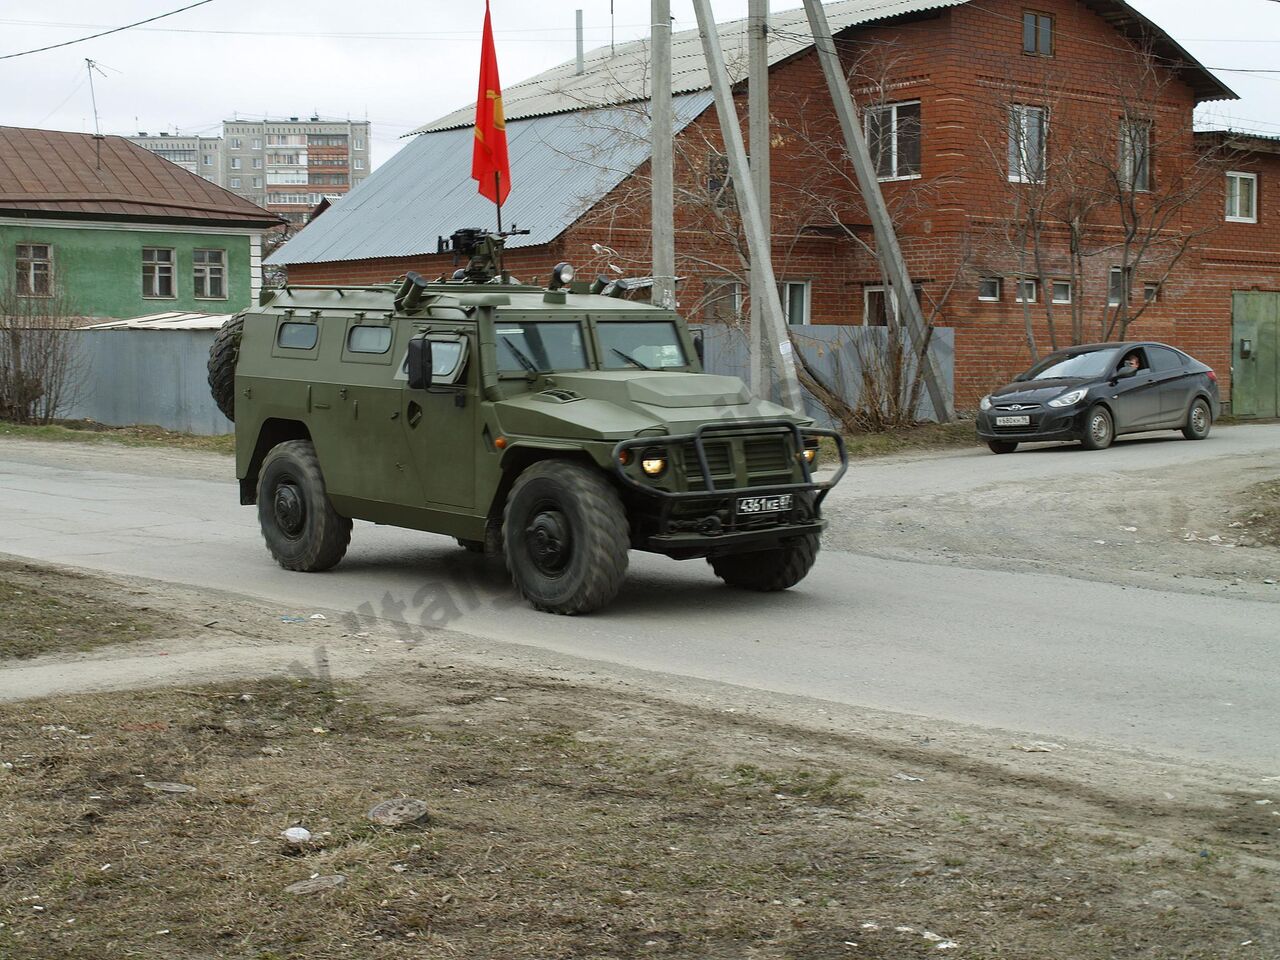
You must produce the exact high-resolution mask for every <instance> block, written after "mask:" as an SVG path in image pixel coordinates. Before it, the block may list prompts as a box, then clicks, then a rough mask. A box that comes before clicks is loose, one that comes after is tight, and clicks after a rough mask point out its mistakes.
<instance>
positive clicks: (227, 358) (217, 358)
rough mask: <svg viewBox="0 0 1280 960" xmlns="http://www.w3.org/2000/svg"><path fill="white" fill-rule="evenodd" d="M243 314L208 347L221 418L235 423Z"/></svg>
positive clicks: (224, 327)
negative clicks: (237, 366) (237, 371)
mask: <svg viewBox="0 0 1280 960" xmlns="http://www.w3.org/2000/svg"><path fill="white" fill-rule="evenodd" d="M243 333H244V314H243V313H237V314H236V315H235V316H234V317H232V318H231V319H230V320H228V321H227V322H226V323H224V324H223V325H222V329H221V330H219V331H218V334H217V336H215V337H214V338H213V343H212V344H210V346H209V392H210V393H212V394H213V402H214V403H216V404H217V405H218V409H219V410H221V411H222V415H223V416H224V417H226V418H227V419H228V420H230V421H231V422H232V423H235V420H236V361H237V360H238V359H239V358H240V337H241V335H242V334H243Z"/></svg>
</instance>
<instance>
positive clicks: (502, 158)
mask: <svg viewBox="0 0 1280 960" xmlns="http://www.w3.org/2000/svg"><path fill="white" fill-rule="evenodd" d="M471 179H472V180H475V181H476V182H477V183H478V184H479V189H480V195H481V196H482V197H488V198H489V199H490V200H492V201H493V202H494V203H496V204H497V205H498V206H502V204H503V203H504V202H505V201H506V199H507V194H509V193H510V192H511V167H510V165H509V164H508V162H507V121H506V118H505V117H504V116H503V115H502V84H501V82H499V80H498V54H497V51H496V50H494V48H493V25H492V24H491V23H490V22H489V3H488V0H485V5H484V37H483V39H482V40H481V45H480V92H479V93H477V94H476V139H475V147H474V149H473V152H472V154H471Z"/></svg>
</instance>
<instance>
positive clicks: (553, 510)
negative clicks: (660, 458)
mask: <svg viewBox="0 0 1280 960" xmlns="http://www.w3.org/2000/svg"><path fill="white" fill-rule="evenodd" d="M502 537H503V543H504V546H505V548H506V554H507V567H508V569H510V571H511V579H512V581H513V582H514V583H515V585H516V589H517V590H519V591H520V594H521V595H522V596H523V597H524V598H525V599H526V600H528V601H529V602H530V603H531V604H533V605H534V606H535V607H537V608H538V609H539V610H545V611H547V612H548V613H563V614H575V613H589V612H591V611H592V610H598V609H599V608H601V607H603V606H604V605H605V604H607V603H608V602H609V601H610V600H612V599H613V598H614V597H615V596H616V595H617V593H618V588H619V587H621V586H622V580H623V578H624V577H625V576H626V573H627V550H628V549H629V547H630V534H629V528H628V526H627V514H626V510H625V509H624V508H623V506H622V499H621V498H620V497H619V496H618V491H617V490H615V489H614V488H613V487H612V486H611V485H610V484H609V481H608V480H606V479H605V478H604V477H603V476H602V475H601V474H600V473H599V472H598V471H596V470H593V469H591V468H590V467H586V466H583V465H581V464H577V463H571V462H569V461H566V460H544V461H542V462H541V463H535V464H534V465H533V466H531V467H529V468H528V469H527V470H525V471H524V473H522V474H520V476H519V477H518V478H517V479H516V482H515V486H513V487H512V488H511V496H510V497H509V498H508V499H507V506H506V511H505V513H504V516H503V524H502Z"/></svg>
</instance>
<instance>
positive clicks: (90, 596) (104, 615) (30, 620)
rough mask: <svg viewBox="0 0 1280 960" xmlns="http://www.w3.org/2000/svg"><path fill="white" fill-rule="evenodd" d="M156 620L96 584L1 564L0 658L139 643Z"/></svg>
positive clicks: (39, 569)
mask: <svg viewBox="0 0 1280 960" xmlns="http://www.w3.org/2000/svg"><path fill="white" fill-rule="evenodd" d="M155 625H156V619H155V618H152V617H149V616H147V614H146V612H145V611H139V610H138V609H137V608H136V607H134V606H132V605H129V604H126V603H120V602H116V601H114V600H113V599H112V598H111V597H109V596H104V595H103V591H102V590H101V588H100V585H99V583H98V582H97V581H95V580H92V579H89V578H85V577H80V576H77V575H76V574H72V573H67V572H62V571H56V572H55V571H51V570H49V569H47V568H44V567H39V566H36V565H34V564H29V563H22V562H21V561H10V560H0V660H4V659H8V658H21V657H36V656H41V655H43V654H48V653H55V652H60V651H84V650H90V649H92V648H94V647H99V646H104V645H107V644H112V643H123V642H127V641H131V640H140V639H143V638H146V637H149V636H151V635H152V634H153V633H154V630H155Z"/></svg>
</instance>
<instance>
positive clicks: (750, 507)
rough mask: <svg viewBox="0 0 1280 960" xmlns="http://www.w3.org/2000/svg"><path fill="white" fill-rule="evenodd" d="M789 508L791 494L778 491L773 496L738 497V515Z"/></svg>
mask: <svg viewBox="0 0 1280 960" xmlns="http://www.w3.org/2000/svg"><path fill="white" fill-rule="evenodd" d="M790 509H791V494H789V493H780V494H778V495H777V496H775V497H739V498H738V515H739V516H754V515H756V514H760V513H777V512H778V511H780V510H790Z"/></svg>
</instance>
